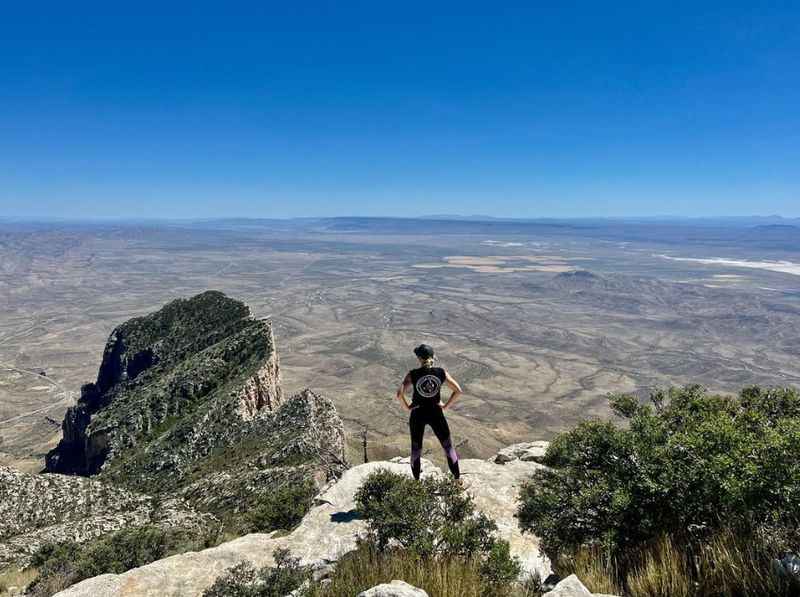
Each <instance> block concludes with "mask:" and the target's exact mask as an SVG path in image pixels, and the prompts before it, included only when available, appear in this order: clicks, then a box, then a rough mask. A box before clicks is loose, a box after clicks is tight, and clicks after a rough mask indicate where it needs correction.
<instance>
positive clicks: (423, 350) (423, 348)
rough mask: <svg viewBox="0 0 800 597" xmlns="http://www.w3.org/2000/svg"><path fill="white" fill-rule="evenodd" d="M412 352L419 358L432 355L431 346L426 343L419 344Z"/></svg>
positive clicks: (427, 357) (426, 357)
mask: <svg viewBox="0 0 800 597" xmlns="http://www.w3.org/2000/svg"><path fill="white" fill-rule="evenodd" d="M414 354H415V355H417V356H418V357H419V358H421V359H429V358H431V357H432V356H433V347H432V346H428V345H427V344H420V345H419V346H417V347H416V348H415V349H414Z"/></svg>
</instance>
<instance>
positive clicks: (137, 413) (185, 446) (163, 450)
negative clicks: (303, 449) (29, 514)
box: [46, 291, 282, 477]
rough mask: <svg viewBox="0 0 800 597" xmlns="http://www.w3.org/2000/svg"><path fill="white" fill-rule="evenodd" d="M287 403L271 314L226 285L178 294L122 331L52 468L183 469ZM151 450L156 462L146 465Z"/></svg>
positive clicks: (73, 413)
mask: <svg viewBox="0 0 800 597" xmlns="http://www.w3.org/2000/svg"><path fill="white" fill-rule="evenodd" d="M281 401H282V392H281V388H280V367H279V363H278V356H277V353H276V351H275V342H274V338H273V335H272V327H271V325H270V324H269V322H266V321H261V320H258V319H254V318H252V317H250V314H249V309H248V308H247V306H245V305H244V304H243V303H241V302H239V301H235V300H233V299H230V298H227V297H226V296H225V295H223V294H222V293H219V292H213V291H212V292H206V293H203V294H201V295H198V296H196V297H194V298H192V299H189V300H176V301H173V302H171V303H169V304H168V305H166V306H165V307H164V308H162V309H161V310H160V311H157V312H156V313H153V314H151V315H148V316H145V317H139V318H136V319H132V320H130V321H128V322H126V323H124V324H123V325H121V326H119V327H118V328H117V329H115V330H114V331H113V333H112V334H111V336H110V337H109V340H108V343H107V344H106V347H105V351H104V353H103V360H102V364H101V366H100V370H99V372H98V375H97V381H96V383H93V384H87V385H85V386H84V387H83V388H82V392H81V399H80V401H79V403H78V404H77V405H76V406H74V407H72V408H71V409H69V411H68V412H67V415H66V416H65V418H64V423H63V425H62V427H63V439H62V441H61V442H60V444H59V445H58V447H57V448H55V449H54V450H53V451H52V452H51V453H50V454H48V456H47V460H46V462H47V470H48V471H49V472H58V473H68V474H79V475H94V474H97V473H99V472H101V471H102V472H105V471H113V470H116V471H117V472H119V471H120V470H127V472H128V473H130V474H137V473H138V472H144V473H147V475H148V476H149V477H153V476H159V475H161V476H166V475H170V476H174V475H176V474H177V475H178V476H180V475H182V474H183V473H184V472H185V469H186V468H187V466H189V465H190V464H191V463H192V462H193V461H196V460H198V459H201V458H203V457H205V456H207V455H208V454H209V453H210V451H211V450H213V449H215V448H217V447H219V446H220V445H221V444H222V445H227V444H229V443H230V442H232V441H235V440H236V438H237V436H238V435H240V434H241V433H242V432H243V431H244V427H246V424H245V423H247V422H249V421H252V420H253V419H255V418H256V417H258V416H259V414H261V413H263V412H269V411H272V410H274V409H275V408H276V407H277V406H278V405H280V403H281ZM145 449H146V450H147V451H148V459H147V463H146V464H145V463H144V462H139V463H137V462H136V460H137V459H136V457H135V456H136V454H137V452H141V451H143V450H145ZM141 466H144V467H146V469H147V470H146V471H139V470H137V467H141Z"/></svg>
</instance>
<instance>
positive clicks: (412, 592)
mask: <svg viewBox="0 0 800 597" xmlns="http://www.w3.org/2000/svg"><path fill="white" fill-rule="evenodd" d="M358 597H428V593H426V592H425V591H423V590H422V589H418V588H417V587H415V586H413V585H410V584H408V583H407V582H404V581H402V580H393V581H392V582H387V583H383V584H380V585H378V586H376V587H372V588H371V589H367V590H366V591H362V592H361V593H359V594H358Z"/></svg>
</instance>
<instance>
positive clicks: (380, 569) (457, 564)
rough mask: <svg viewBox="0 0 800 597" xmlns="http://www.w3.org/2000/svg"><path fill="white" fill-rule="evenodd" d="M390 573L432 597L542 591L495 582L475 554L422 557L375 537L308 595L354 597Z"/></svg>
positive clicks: (524, 596) (514, 596)
mask: <svg viewBox="0 0 800 597" xmlns="http://www.w3.org/2000/svg"><path fill="white" fill-rule="evenodd" d="M504 561H507V560H504ZM515 572H516V571H515ZM394 579H400V580H404V581H406V582H407V583H409V584H411V585H414V586H415V587H419V588H421V589H423V590H424V591H426V592H427V593H428V595H431V596H436V597H538V596H539V595H541V591H540V586H539V584H538V583H536V582H535V581H531V582H529V583H521V584H517V583H512V582H508V578H507V577H504V581H503V582H495V579H493V578H492V576H491V574H487V572H486V570H485V569H484V568H483V562H482V560H480V559H477V558H462V557H450V556H445V555H436V556H429V557H423V556H420V555H419V554H416V553H414V552H411V551H409V550H407V549H403V548H401V547H389V548H386V549H379V548H378V546H377V545H376V544H375V543H374V542H373V541H365V542H362V543H361V544H360V545H359V546H358V548H357V549H356V550H354V551H352V552H350V553H348V554H346V555H344V556H342V558H341V559H340V560H339V561H338V562H337V564H336V569H335V570H334V572H333V574H332V575H331V577H330V582H327V583H326V584H321V583H314V584H312V585H311V587H310V588H309V591H308V593H307V596H306V597H353V595H358V594H359V593H360V592H362V591H365V590H366V589H369V588H371V587H374V586H375V585H379V584H381V583H386V582H391V581H392V580H394Z"/></svg>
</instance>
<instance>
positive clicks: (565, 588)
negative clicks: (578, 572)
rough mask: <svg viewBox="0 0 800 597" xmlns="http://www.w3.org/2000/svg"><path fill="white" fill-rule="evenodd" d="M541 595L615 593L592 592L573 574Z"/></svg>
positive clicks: (566, 596)
mask: <svg viewBox="0 0 800 597" xmlns="http://www.w3.org/2000/svg"><path fill="white" fill-rule="evenodd" d="M542 597H617V596H616V595H604V594H602V593H592V592H591V591H589V589H587V588H586V586H585V585H584V584H583V583H582V582H581V581H580V579H579V578H578V577H577V576H575V575H574V574H572V575H570V576H568V577H567V578H565V579H564V580H562V581H560V582H559V583H558V584H556V586H555V587H553V589H552V590H551V591H549V592H547V593H545V594H544V595H543V596H542Z"/></svg>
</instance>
